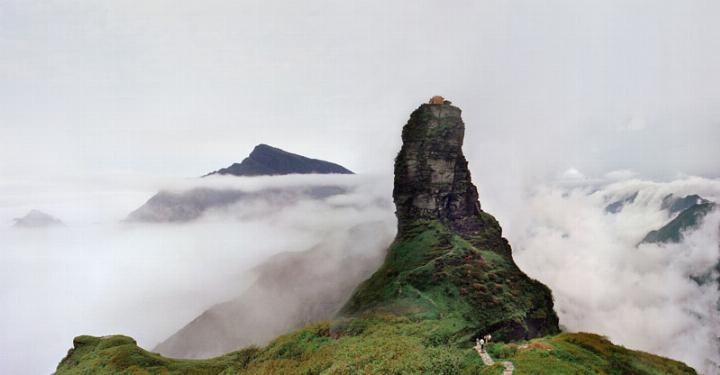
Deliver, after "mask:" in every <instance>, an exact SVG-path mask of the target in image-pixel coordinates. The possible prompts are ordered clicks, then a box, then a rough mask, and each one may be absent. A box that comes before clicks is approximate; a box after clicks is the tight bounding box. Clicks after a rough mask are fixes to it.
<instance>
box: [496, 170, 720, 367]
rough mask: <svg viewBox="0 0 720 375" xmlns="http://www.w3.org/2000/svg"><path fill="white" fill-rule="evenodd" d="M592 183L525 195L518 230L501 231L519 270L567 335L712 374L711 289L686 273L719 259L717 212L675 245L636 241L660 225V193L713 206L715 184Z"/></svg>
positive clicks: (663, 218) (717, 359) (718, 184)
mask: <svg viewBox="0 0 720 375" xmlns="http://www.w3.org/2000/svg"><path fill="white" fill-rule="evenodd" d="M591 185H592V186H588V184H585V185H584V186H582V185H581V186H575V187H567V186H561V187H558V186H555V187H551V186H545V187H542V188H539V189H537V191H536V192H535V193H534V194H533V195H532V196H531V197H530V199H529V200H528V202H527V207H526V210H525V211H524V212H523V213H522V216H523V218H518V219H517V221H516V223H521V225H516V226H514V227H513V228H510V229H511V233H510V234H509V237H510V240H511V243H512V244H513V248H514V249H515V256H516V259H517V262H518V264H519V265H520V267H521V268H523V269H524V270H525V271H526V272H528V274H530V275H531V276H533V277H536V278H538V279H539V280H541V281H543V282H544V283H546V284H547V285H548V286H549V287H550V288H551V289H552V290H553V294H554V297H555V299H556V307H557V310H558V314H559V316H560V322H561V324H562V325H563V326H565V327H566V328H567V329H569V330H572V331H591V332H597V333H600V334H604V335H607V336H609V337H610V338H611V339H612V340H613V341H614V342H616V343H619V344H622V345H626V346H628V347H630V348H633V349H640V350H644V351H648V352H652V353H657V354H660V355H663V356H668V357H671V358H675V359H679V360H682V361H685V362H686V363H688V364H690V365H691V366H693V367H695V368H696V369H698V370H699V371H702V372H703V373H707V374H715V373H717V371H718V368H717V364H718V363H720V347H719V346H718V339H717V338H718V336H720V315H719V313H718V310H717V302H718V300H719V299H720V294H719V293H718V285H717V284H716V283H714V282H712V283H708V284H706V285H702V286H700V285H698V284H697V283H696V282H694V281H693V280H691V278H690V277H691V276H693V275H701V274H703V273H706V272H708V271H710V270H711V269H712V268H713V267H714V266H715V264H716V263H717V262H718V261H719V260H720V251H719V249H720V238H719V237H718V233H719V231H720V213H718V212H713V213H711V214H709V215H708V216H707V217H706V218H705V220H704V221H703V224H702V226H701V227H700V228H698V229H697V230H694V231H691V232H689V233H687V234H686V235H685V239H684V240H683V241H682V242H681V243H678V244H665V245H654V244H643V245H640V246H638V247H636V244H637V243H638V242H640V240H641V239H642V238H643V237H644V236H645V234H647V232H648V231H650V230H652V229H658V228H659V227H661V226H662V225H663V224H664V223H666V222H667V221H668V220H669V216H668V213H667V211H664V210H661V209H660V206H661V204H662V199H663V197H665V196H666V195H667V194H670V193H673V194H675V195H678V196H684V195H690V194H699V195H701V196H703V197H705V198H708V199H711V200H714V201H718V198H720V181H717V180H707V179H701V178H686V179H680V180H676V181H672V182H667V183H655V182H650V181H643V180H637V179H635V180H626V181H621V182H615V183H612V184H609V185H601V186H598V184H597V183H594V184H591ZM635 192H638V195H637V198H636V199H635V201H634V202H633V203H629V204H626V205H625V207H624V208H623V209H622V211H621V212H619V213H617V214H611V213H608V212H606V210H605V207H606V205H607V204H608V203H610V202H613V201H617V200H621V199H623V198H625V197H628V196H630V195H632V194H634V193H635ZM714 276H717V275H714Z"/></svg>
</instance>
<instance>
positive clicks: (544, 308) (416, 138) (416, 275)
mask: <svg viewBox="0 0 720 375" xmlns="http://www.w3.org/2000/svg"><path fill="white" fill-rule="evenodd" d="M438 102H439V100H438ZM464 135H465V124H464V123H463V121H462V118H461V110H460V108H458V107H455V106H452V105H451V104H450V103H449V102H447V101H445V100H443V101H442V103H437V104H435V103H433V101H432V100H431V102H430V103H428V104H423V105H421V106H420V107H419V108H418V109H416V110H415V111H414V112H413V113H412V114H411V115H410V119H409V120H408V122H407V124H406V125H405V127H404V128H403V131H402V140H403V145H402V148H401V149H400V152H399V153H398V156H397V157H396V159H395V183H394V189H393V198H394V201H395V206H396V215H397V218H398V233H397V237H396V238H395V242H394V243H393V244H392V245H391V247H390V249H389V250H388V254H387V257H386V259H385V263H384V264H383V266H382V267H381V268H380V269H379V270H378V271H377V272H376V273H375V274H373V276H372V277H371V278H370V279H368V280H366V281H365V282H364V283H363V284H361V285H360V286H359V287H358V289H357V290H356V291H355V293H354V295H353V296H352V298H351V299H350V301H348V303H347V304H346V305H345V307H344V309H343V313H344V314H346V315H350V316H352V315H358V314H361V313H365V312H370V311H389V312H393V313H397V314H401V315H406V314H409V315H419V316H422V317H448V316H454V317H455V319H458V321H459V322H460V323H458V327H461V326H462V329H461V330H462V331H463V332H464V333H465V334H467V333H472V335H474V336H482V335H483V334H486V333H492V334H493V336H495V337H497V338H499V339H501V340H517V339H527V338H531V337H537V336H542V335H547V334H552V333H555V332H557V331H558V317H557V315H556V314H555V311H554V310H553V300H552V294H551V292H550V290H549V289H548V288H547V287H546V286H545V285H543V284H542V283H540V282H538V281H536V280H533V279H531V278H529V277H528V276H527V275H526V274H525V273H523V272H522V270H520V269H519V268H518V266H517V265H516V264H515V261H514V260H513V258H512V251H511V248H510V245H509V244H508V242H507V240H505V239H504V238H503V237H502V234H501V233H502V228H501V227H500V224H498V222H497V220H495V218H494V217H493V216H492V215H490V214H488V213H486V212H484V211H482V209H481V207H480V202H479V200H478V192H477V188H476V187H475V185H474V184H473V183H472V179H471V177H470V171H469V169H468V162H467V160H466V159H465V156H464V155H463V152H462V146H463V138H464Z"/></svg>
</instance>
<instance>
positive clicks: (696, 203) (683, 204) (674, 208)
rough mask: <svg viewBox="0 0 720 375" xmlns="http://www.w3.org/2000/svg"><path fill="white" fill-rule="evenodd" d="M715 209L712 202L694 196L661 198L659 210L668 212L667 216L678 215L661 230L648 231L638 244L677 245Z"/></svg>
mask: <svg viewBox="0 0 720 375" xmlns="http://www.w3.org/2000/svg"><path fill="white" fill-rule="evenodd" d="M715 207H716V204H715V203H714V202H711V201H709V200H707V199H705V198H702V197H700V196H698V195H696V194H693V195H688V196H686V197H683V198H679V197H675V196H674V195H673V194H669V195H667V196H666V197H665V198H663V203H662V206H661V209H663V210H666V211H668V215H671V216H672V215H674V214H676V213H677V214H678V215H677V216H676V217H675V218H673V219H672V220H670V221H669V222H667V223H666V224H665V225H663V226H662V227H661V228H659V229H657V230H653V231H650V232H649V233H648V234H647V235H646V236H645V237H644V238H643V239H642V241H640V244H643V243H656V244H657V243H678V242H680V241H682V240H683V238H684V234H683V233H685V232H687V231H690V230H693V229H696V228H697V227H699V226H700V225H701V224H702V222H703V219H704V218H705V216H707V214H709V213H710V212H712V210H714V209H715Z"/></svg>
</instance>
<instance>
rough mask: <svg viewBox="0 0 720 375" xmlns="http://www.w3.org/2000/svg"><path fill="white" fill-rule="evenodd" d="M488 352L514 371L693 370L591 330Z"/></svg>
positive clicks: (672, 371) (572, 372)
mask: <svg viewBox="0 0 720 375" xmlns="http://www.w3.org/2000/svg"><path fill="white" fill-rule="evenodd" d="M488 352H489V353H490V354H491V355H492V356H493V357H494V358H498V359H501V360H510V361H511V362H513V364H514V365H515V371H516V372H517V373H518V374H545V373H552V374H559V375H561V374H588V373H600V374H657V375H661V374H694V373H695V371H694V370H693V369H692V368H690V367H688V366H686V365H685V364H683V363H682V362H677V361H673V360H670V359H667V358H663V357H659V356H656V355H652V354H648V353H644V352H639V351H634V350H628V349H626V348H624V347H622V346H617V345H613V344H612V343H611V342H610V341H608V340H607V339H606V338H604V337H602V336H598V335H595V334H591V333H562V334H559V335H557V336H551V337H544V338H538V339H534V340H531V341H528V342H522V343H512V344H492V345H490V347H489V348H488Z"/></svg>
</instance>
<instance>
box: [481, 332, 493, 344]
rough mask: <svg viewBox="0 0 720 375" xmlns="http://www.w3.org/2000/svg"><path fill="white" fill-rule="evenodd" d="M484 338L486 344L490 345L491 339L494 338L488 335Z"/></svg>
mask: <svg viewBox="0 0 720 375" xmlns="http://www.w3.org/2000/svg"><path fill="white" fill-rule="evenodd" d="M483 338H484V339H485V344H489V343H490V339H492V336H491V335H490V334H489V333H488V334H487V335H485V337H483Z"/></svg>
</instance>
